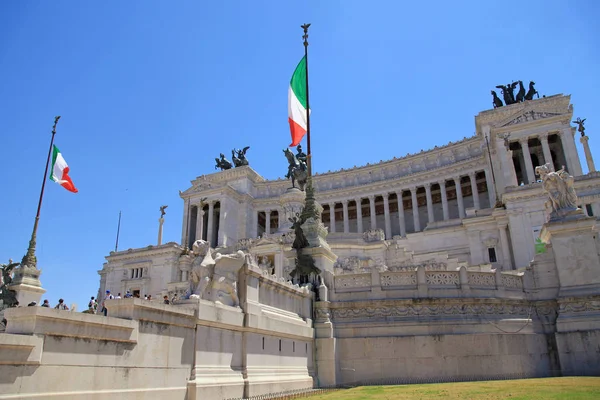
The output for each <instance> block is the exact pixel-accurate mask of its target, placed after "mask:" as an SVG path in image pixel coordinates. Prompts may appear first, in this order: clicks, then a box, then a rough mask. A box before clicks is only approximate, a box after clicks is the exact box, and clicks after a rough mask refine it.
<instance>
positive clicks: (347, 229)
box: [342, 200, 350, 233]
mask: <svg viewBox="0 0 600 400" xmlns="http://www.w3.org/2000/svg"><path fill="white" fill-rule="evenodd" d="M342 211H343V215H344V233H349V232H350V221H349V220H348V200H342Z"/></svg>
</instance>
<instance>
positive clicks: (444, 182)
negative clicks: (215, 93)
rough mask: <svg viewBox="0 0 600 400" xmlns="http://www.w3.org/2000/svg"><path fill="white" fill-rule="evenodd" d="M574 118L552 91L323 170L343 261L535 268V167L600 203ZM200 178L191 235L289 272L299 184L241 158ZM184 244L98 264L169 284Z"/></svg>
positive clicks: (594, 208) (126, 280)
mask: <svg viewBox="0 0 600 400" xmlns="http://www.w3.org/2000/svg"><path fill="white" fill-rule="evenodd" d="M572 119H573V107H572V105H571V104H570V96H563V95H555V96H550V97H546V98H542V99H539V100H533V101H528V102H525V103H519V104H514V105H510V106H506V107H501V108H498V109H492V110H487V111H483V112H481V113H480V114H479V115H477V116H476V117H475V127H476V132H477V133H476V135H475V136H472V137H468V138H464V139H463V140H460V141H457V142H450V143H448V144H446V145H441V146H436V147H435V148H433V149H430V150H428V151H422V152H420V153H417V154H412V155H408V156H405V157H401V158H395V159H393V160H389V161H382V162H380V163H377V164H373V165H365V166H362V167H355V168H352V169H349V170H340V171H335V172H328V173H324V174H317V175H316V176H315V177H314V185H315V188H316V196H317V200H318V201H319V202H320V203H321V204H322V206H323V207H324V212H323V223H324V224H325V225H326V226H328V228H329V235H328V238H327V240H328V242H329V244H330V246H331V248H332V250H333V251H334V253H335V254H336V255H337V256H339V257H340V258H341V259H344V258H348V257H360V258H361V262H362V263H363V264H365V263H366V264H369V263H370V264H378V265H379V264H380V265H386V266H388V267H392V268H393V267H398V268H399V267H411V266H416V265H421V264H424V263H427V262H430V263H431V262H436V263H438V264H437V265H439V266H450V267H452V266H458V265H467V266H478V265H482V264H491V266H492V267H493V268H499V269H501V270H503V271H509V270H514V269H518V268H523V267H526V266H527V265H528V264H529V262H530V261H531V260H532V259H533V256H534V253H535V246H534V243H535V239H536V238H537V235H538V234H539V229H540V227H541V225H542V224H543V223H544V222H545V206H544V203H545V201H546V198H545V197H544V196H543V195H542V191H541V185H540V184H539V183H536V182H537V181H536V177H535V176H534V172H533V171H534V169H535V167H536V166H537V165H540V164H543V163H546V162H551V163H552V165H553V167H554V168H556V169H559V168H561V166H563V165H564V166H565V168H566V170H567V171H568V172H569V173H570V174H572V175H574V176H575V177H576V180H577V182H576V189H577V191H578V194H579V199H580V201H581V202H582V204H581V205H582V206H583V209H584V210H585V211H586V212H587V213H588V215H598V214H599V213H600V202H599V199H598V196H599V195H600V180H598V179H597V177H596V174H595V173H594V172H592V173H589V174H587V175H585V176H583V175H582V169H581V164H580V160H579V156H578V154H577V150H576V146H575V133H576V132H575V128H573V127H572V126H571V125H570V121H571V120H572ZM585 139H587V137H586V138H585ZM582 142H583V141H582ZM584 144H585V145H586V146H587V140H586V141H585V143H584ZM488 145H489V146H488ZM488 149H489V151H488ZM589 162H591V155H590V158H589V161H588V163H589ZM591 170H592V171H593V166H592V168H591ZM191 183H192V186H191V187H190V188H189V189H188V190H186V191H184V192H182V193H181V198H182V199H183V201H184V202H185V207H184V210H185V211H184V215H183V220H182V234H181V237H182V239H181V243H182V245H183V246H186V245H187V246H188V247H190V246H191V244H192V243H193V242H194V241H195V240H197V239H204V240H208V241H210V242H211V244H212V245H213V246H215V247H231V246H243V247H245V248H247V247H248V246H250V247H251V249H252V250H251V251H252V252H254V253H256V254H257V255H260V256H267V257H268V259H269V261H270V262H271V263H272V264H273V265H274V267H275V273H276V274H277V275H278V276H283V274H284V270H286V269H287V259H286V257H285V255H284V253H285V251H287V250H288V249H289V243H285V240H284V241H282V240H281V235H282V234H283V233H285V232H287V231H288V228H289V222H287V221H288V218H289V217H290V216H292V215H294V213H295V212H297V211H299V210H300V209H301V206H302V199H301V198H299V197H298V194H297V193H296V194H295V193H289V192H288V189H289V187H290V182H289V181H287V180H275V181H272V180H271V181H269V180H265V179H264V178H262V177H261V176H260V175H259V174H258V173H257V172H256V171H254V170H253V169H252V168H251V167H241V168H234V169H231V170H227V171H222V172H216V173H212V174H208V175H202V176H200V177H198V178H196V179H195V180H193V181H192V182H191ZM398 199H402V201H398ZM497 203H498V204H497ZM494 205H503V206H499V207H494ZM378 229H381V230H382V231H383V235H384V240H376V239H377V238H378V237H379V236H377V235H376V234H375V235H373V234H371V236H369V238H367V239H366V240H365V238H366V237H367V236H365V232H368V231H373V230H378ZM392 248H393V249H395V250H393V251H392V250H391V249H392ZM179 251H180V247H179V246H177V245H176V244H174V243H173V244H166V245H162V246H159V247H156V246H154V247H149V248H147V249H136V250H128V251H122V252H119V253H111V255H110V256H109V257H107V260H108V264H107V265H106V267H105V268H104V269H103V270H102V271H100V274H101V276H102V279H101V282H102V283H101V290H104V289H106V288H109V289H112V290H113V291H117V292H119V291H120V292H124V291H125V290H127V289H130V290H139V291H140V293H142V294H152V295H154V296H155V295H158V294H161V293H165V292H166V291H167V290H168V285H167V284H168V283H176V282H184V281H186V280H187V279H186V278H187V276H186V273H187V271H186V268H187V267H186V266H185V265H179V264H178V252H179ZM366 264H365V265H366ZM138 269H139V272H136V270H138ZM148 271H149V272H148Z"/></svg>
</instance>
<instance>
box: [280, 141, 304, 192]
mask: <svg viewBox="0 0 600 400" xmlns="http://www.w3.org/2000/svg"><path fill="white" fill-rule="evenodd" d="M283 153H284V154H285V157H286V158H287V160H288V163H289V165H288V173H287V175H286V176H285V177H286V178H287V179H290V178H291V179H292V187H296V182H298V189H300V190H302V191H304V188H305V187H306V181H307V180H308V168H307V166H306V163H304V162H302V161H300V160H298V159H297V158H296V156H295V155H294V153H292V152H291V151H290V149H285V150H283Z"/></svg>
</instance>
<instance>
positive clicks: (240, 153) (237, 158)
mask: <svg viewBox="0 0 600 400" xmlns="http://www.w3.org/2000/svg"><path fill="white" fill-rule="evenodd" d="M249 148H250V146H246V147H244V148H243V149H242V150H238V149H233V150H231V159H232V160H233V164H234V165H235V166H236V167H243V166H244V165H248V160H247V159H246V152H247V151H248V149H249Z"/></svg>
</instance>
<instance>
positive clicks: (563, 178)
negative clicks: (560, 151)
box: [535, 163, 578, 221]
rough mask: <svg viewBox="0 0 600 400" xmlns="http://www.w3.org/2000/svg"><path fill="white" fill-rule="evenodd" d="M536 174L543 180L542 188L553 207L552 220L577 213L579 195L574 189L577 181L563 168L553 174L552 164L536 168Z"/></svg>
mask: <svg viewBox="0 0 600 400" xmlns="http://www.w3.org/2000/svg"><path fill="white" fill-rule="evenodd" d="M535 173H536V174H537V175H539V176H540V178H542V187H543V188H544V191H545V192H546V193H548V197H549V199H550V201H549V203H550V206H551V209H552V211H551V213H550V220H551V221H552V220H558V219H562V218H564V217H565V216H567V215H568V214H570V213H572V212H573V211H577V210H578V208H577V194H575V189H574V188H573V183H574V181H575V179H574V178H573V177H572V176H571V175H569V174H568V173H567V172H566V171H565V167H564V166H563V167H562V168H561V169H560V170H559V171H556V172H553V171H552V170H551V168H550V164H549V163H547V164H544V165H540V166H539V167H535Z"/></svg>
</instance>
